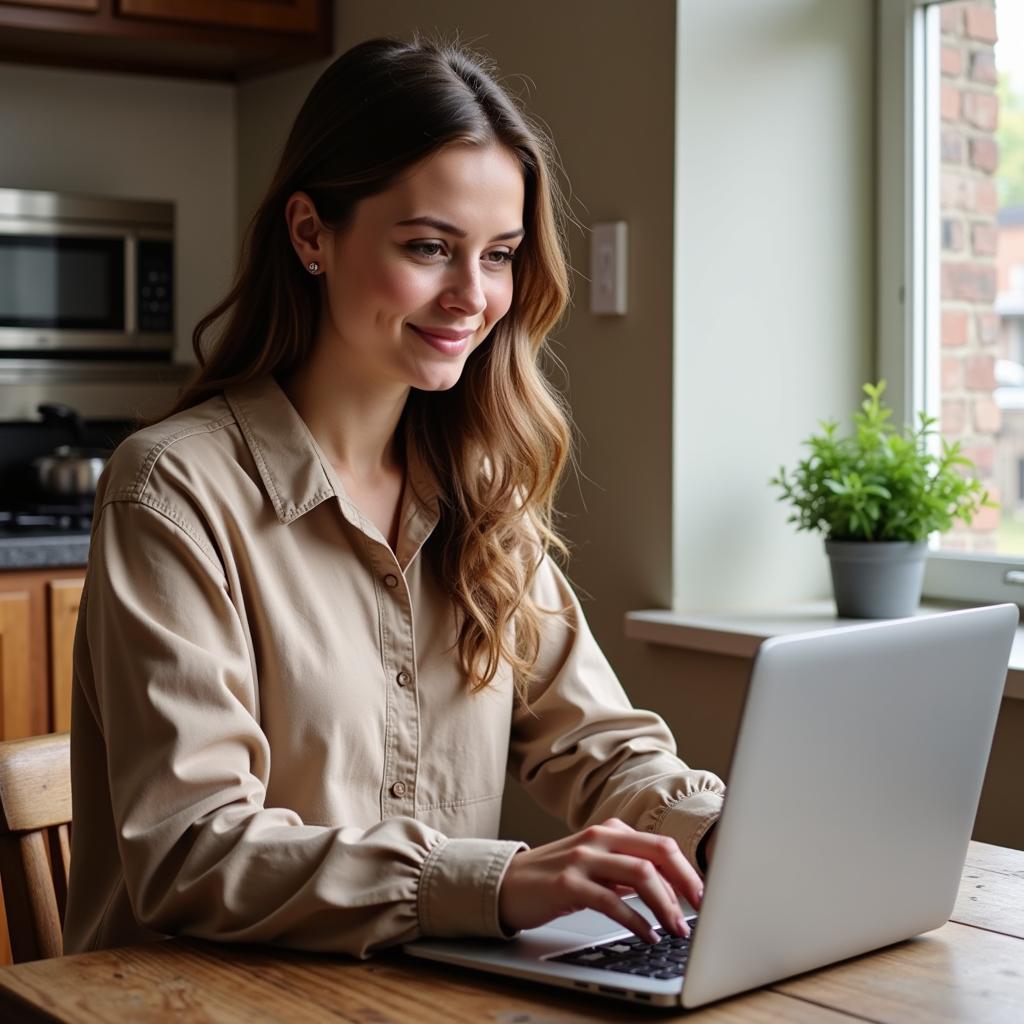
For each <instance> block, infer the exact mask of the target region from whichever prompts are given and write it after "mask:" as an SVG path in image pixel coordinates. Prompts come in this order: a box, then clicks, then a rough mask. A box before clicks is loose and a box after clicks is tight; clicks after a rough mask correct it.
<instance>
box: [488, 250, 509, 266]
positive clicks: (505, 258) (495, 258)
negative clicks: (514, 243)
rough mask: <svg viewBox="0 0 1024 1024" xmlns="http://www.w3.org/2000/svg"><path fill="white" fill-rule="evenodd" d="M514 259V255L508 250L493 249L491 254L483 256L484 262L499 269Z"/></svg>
mask: <svg viewBox="0 0 1024 1024" xmlns="http://www.w3.org/2000/svg"><path fill="white" fill-rule="evenodd" d="M515 258H516V254H515V253H514V252H512V251H511V250H510V249H495V250H494V251H493V252H489V253H486V254H485V256H484V261H485V262H486V263H493V264H495V266H499V267H500V266H503V265H504V264H506V263H511V262H512V261H513V260H514V259H515Z"/></svg>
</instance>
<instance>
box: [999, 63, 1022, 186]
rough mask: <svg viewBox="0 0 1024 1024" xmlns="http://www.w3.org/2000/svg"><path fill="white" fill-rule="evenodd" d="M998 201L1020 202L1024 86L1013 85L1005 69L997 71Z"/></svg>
mask: <svg viewBox="0 0 1024 1024" xmlns="http://www.w3.org/2000/svg"><path fill="white" fill-rule="evenodd" d="M998 96H999V127H998V129H997V132H996V138H997V140H998V142H999V169H998V170H997V171H996V186H997V188H998V190H999V205H1000V206H1014V205H1017V204H1021V203H1024V90H1020V89H1014V87H1013V83H1012V82H1011V80H1010V76H1009V74H1008V73H1006V72H1005V71H1004V72H1001V73H1000V75H999V87H998Z"/></svg>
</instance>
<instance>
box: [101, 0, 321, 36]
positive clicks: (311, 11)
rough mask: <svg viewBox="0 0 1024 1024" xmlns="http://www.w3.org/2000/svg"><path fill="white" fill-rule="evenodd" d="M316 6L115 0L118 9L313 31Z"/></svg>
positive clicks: (293, 1)
mask: <svg viewBox="0 0 1024 1024" xmlns="http://www.w3.org/2000/svg"><path fill="white" fill-rule="evenodd" d="M319 6H320V4H319V0H118V5H117V13H118V14H119V15H121V16H122V17H127V18H157V19H160V20H162V21H189V22H196V23H199V24H202V25H217V26H220V27H222V28H247V29H255V30H257V31H260V30H262V31H280V32H316V31H317V29H318V28H319V26H320V12H319V9H318V8H319Z"/></svg>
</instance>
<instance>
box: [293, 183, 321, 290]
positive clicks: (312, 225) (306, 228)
mask: <svg viewBox="0 0 1024 1024" xmlns="http://www.w3.org/2000/svg"><path fill="white" fill-rule="evenodd" d="M284 216H285V221H286V222H287V224H288V237H289V238H290V239H291V243H292V248H293V249H294V250H295V254H296V256H298V258H299V260H300V261H301V262H302V265H303V267H305V268H306V269H307V270H309V269H310V266H311V265H312V264H314V263H315V264H316V267H317V269H316V270H314V271H312V273H322V272H323V271H324V270H325V269H326V265H327V264H326V261H327V259H328V257H329V246H328V245H327V237H328V235H329V232H328V230H327V228H325V227H324V225H323V224H322V223H321V221H320V217H319V215H318V214H317V212H316V206H314V205H313V200H312V199H310V197H309V196H308V195H307V194H306V193H305V192H294V193H292V195H291V196H289V197H288V202H287V203H286V204H285V208H284Z"/></svg>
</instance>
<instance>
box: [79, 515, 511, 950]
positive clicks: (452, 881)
mask: <svg viewBox="0 0 1024 1024" xmlns="http://www.w3.org/2000/svg"><path fill="white" fill-rule="evenodd" d="M238 602H239V598H238V597H237V596H233V595H231V594H230V593H229V591H228V586H227V584H226V582H225V577H224V574H223V572H222V570H221V567H220V565H219V563H218V561H217V560H216V556H215V555H214V554H213V552H212V546H211V545H210V544H209V543H208V542H207V541H206V540H205V538H204V537H203V536H202V535H201V532H200V528H199V526H198V525H197V524H195V523H193V522H189V521H188V520H186V519H184V518H182V517H181V515H180V513H179V514H175V515H174V516H173V518H172V517H171V516H170V515H169V514H168V511H167V510H165V509H161V508H156V507H150V506H148V505H146V504H142V503H140V502H138V501H127V500H125V501H121V500H117V501H112V502H109V503H108V504H107V505H106V506H105V507H104V508H103V511H102V514H101V516H100V518H99V521H98V523H97V527H96V531H95V534H94V540H93V548H92V552H91V564H90V571H89V581H88V585H87V593H86V598H85V602H84V605H83V611H82V621H81V625H80V629H81V630H82V633H81V635H80V637H79V643H78V650H77V657H76V686H79V687H81V688H82V690H83V695H84V697H85V700H86V706H87V707H88V714H86V715H84V716H82V721H76V722H75V731H76V733H77V734H78V735H79V736H80V737H81V738H82V739H83V742H82V743H80V744H79V747H80V749H81V750H83V751H87V750H93V751H103V752H104V753H105V757H106V763H105V764H104V763H89V762H88V761H85V760H83V759H82V758H81V757H80V758H78V759H77V760H76V762H75V765H74V785H75V802H76V808H77V807H78V806H82V807H86V806H89V807H97V808H101V809H102V810H101V811H100V810H98V811H97V813H96V814H94V815H90V816H89V818H88V819H81V820H80V819H79V818H78V817H76V821H75V830H74V838H75V857H76V858H78V862H77V864H76V868H77V871H76V872H75V876H74V878H73V879H72V888H74V884H75V882H76V881H78V882H79V884H80V886H81V888H82V890H83V891H84V890H85V889H87V888H88V887H90V886H92V887H93V888H94V889H95V888H96V885H97V878H98V872H100V871H110V870H113V868H112V866H104V865H102V864H100V863H98V861H99V860H100V858H99V857H98V856H96V851H98V850H101V849H109V845H110V840H109V838H108V837H107V836H100V835H99V834H98V832H97V831H96V830H98V829H103V828H104V827H105V828H106V829H107V830H108V831H109V830H113V831H114V832H115V833H116V843H117V849H118V851H119V854H120V860H121V869H122V871H123V876H124V885H125V887H126V889H127V892H128V895H129V898H130V900H131V907H132V910H133V911H134V915H135V917H136V919H137V920H138V921H139V922H141V923H142V924H143V925H145V926H146V927H147V928H150V929H152V930H154V931H157V932H162V933H187V934H191V935H198V936H202V937H205V938H210V939H222V940H230V941H246V942H273V943H279V944H282V945H288V946H295V947H301V948H306V949H320V950H340V951H346V952H350V953H355V954H357V955H366V954H367V953H368V952H369V951H370V950H373V949H376V948H380V947H382V946H387V945H391V944H394V943H397V942H402V941H406V940H409V939H412V938H414V937H416V936H417V935H420V934H427V935H436V936H442V935H457V934H464V935H465V934H474V935H500V934H502V931H501V927H500V922H499V920H498V913H497V894H498V886H499V882H500V880H501V877H502V875H503V873H504V870H505V868H506V866H507V863H508V860H509V859H510V858H511V857H512V855H513V854H514V853H515V852H516V851H517V850H518V849H521V848H522V844H518V843H507V842H498V841H494V840H484V839H479V840H478V839H450V838H448V837H446V836H444V835H442V834H441V833H440V832H438V831H436V830H435V829H432V828H429V827H428V826H426V825H424V824H422V823H421V822H418V821H416V820H414V819H412V818H404V817H403V818H392V819H389V820H385V821H383V822H379V823H375V824H372V825H370V827H365V828H364V827H355V826H346V825H344V824H337V825H324V824H307V823H305V822H303V820H302V819H301V818H300V817H299V815H298V814H297V813H295V812H294V811H292V810H290V809H289V808H288V807H283V806H278V807H268V806H266V792H267V785H268V782H269V779H270V775H271V772H272V771H273V768H274V765H273V763H272V761H273V750H272V743H271V741H270V739H269V738H268V736H267V735H266V734H265V733H264V731H263V730H262V729H261V728H260V704H259V692H258V685H257V682H256V679H255V674H254V659H255V655H254V653H253V652H252V651H251V650H250V648H249V644H248V641H247V634H246V630H244V629H243V627H242V622H241V620H240V617H239V611H238V607H237V605H238ZM256 628H264V629H269V628H272V624H268V623H264V624H259V625H258V626H257V627H256ZM79 703H80V704H81V702H79ZM352 710H353V714H357V713H358V708H353V709H352ZM87 733H88V734H89V735H88V740H89V741H88V742H85V740H86V738H87V737H86V734H87ZM93 734H98V740H97V742H92V740H93ZM368 770H369V771H373V770H375V769H368ZM370 784H371V785H373V782H371V783H370ZM80 797H81V800H80ZM105 801H106V804H104V802H105ZM90 857H93V859H94V861H96V862H95V863H93V864H92V865H91V866H90V863H89V861H90ZM90 868H91V870H90ZM90 876H91V877H90ZM77 896H78V898H79V899H82V898H83V892H82V891H80V892H79V893H78V894H77ZM75 900H76V894H75V893H74V892H72V896H71V901H72V907H71V910H72V911H73V910H74V909H75Z"/></svg>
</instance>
